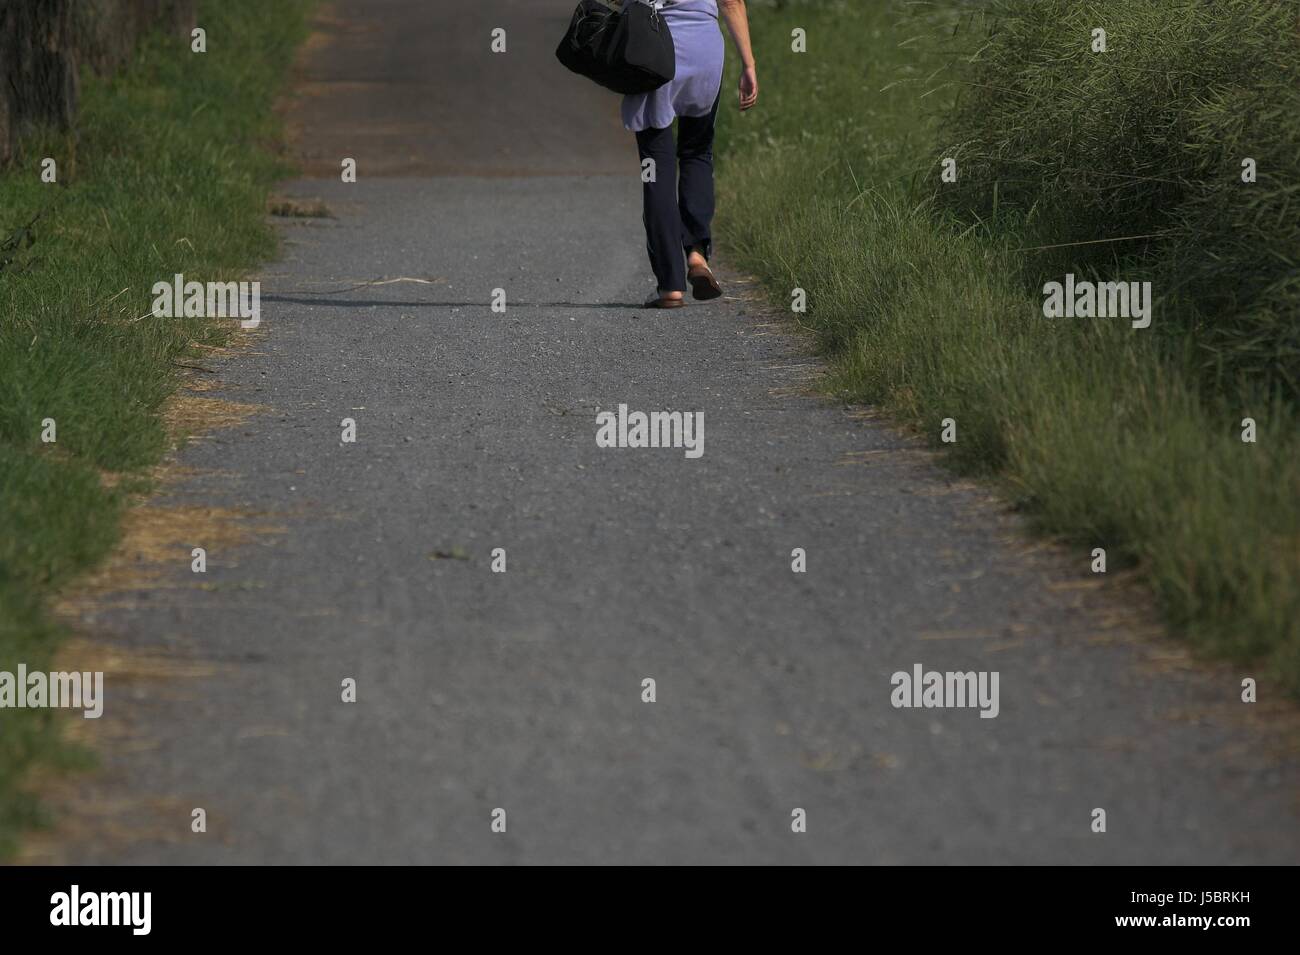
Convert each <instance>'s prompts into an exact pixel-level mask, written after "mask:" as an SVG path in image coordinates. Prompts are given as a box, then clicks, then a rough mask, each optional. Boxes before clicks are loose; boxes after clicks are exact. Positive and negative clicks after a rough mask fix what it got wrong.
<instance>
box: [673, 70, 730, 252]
mask: <svg viewBox="0 0 1300 955" xmlns="http://www.w3.org/2000/svg"><path fill="white" fill-rule="evenodd" d="M720 98H721V94H719V99H720ZM717 116H718V99H714V101H713V108H712V109H711V110H710V111H709V113H708V115H706V116H683V117H682V118H681V119H680V120H678V124H677V162H678V164H679V165H680V167H681V173H680V178H679V181H678V185H677V208H678V214H679V216H680V217H681V222H682V246H683V247H684V249H685V251H686V252H687V253H688V254H689V253H690V252H692V251H698V253H699V254H700V255H701V256H703V257H704V258H705V259H706V260H707V259H708V257H709V256H710V255H711V254H712V252H713V231H712V230H713V204H714V200H713V127H714V122H715V121H716V120H717ZM692 258H694V257H693V256H692Z"/></svg>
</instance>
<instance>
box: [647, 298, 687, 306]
mask: <svg viewBox="0 0 1300 955" xmlns="http://www.w3.org/2000/svg"><path fill="white" fill-rule="evenodd" d="M685 306H686V299H684V298H667V297H665V296H662V295H656V296H655V297H654V298H648V299H646V301H645V304H644V305H642V306H641V307H642V308H684V307H685Z"/></svg>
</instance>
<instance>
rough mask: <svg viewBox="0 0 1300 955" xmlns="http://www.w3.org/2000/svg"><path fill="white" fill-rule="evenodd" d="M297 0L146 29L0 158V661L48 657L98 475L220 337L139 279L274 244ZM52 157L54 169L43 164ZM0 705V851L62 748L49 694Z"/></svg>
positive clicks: (214, 8) (132, 444) (94, 534)
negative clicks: (273, 208)
mask: <svg viewBox="0 0 1300 955" xmlns="http://www.w3.org/2000/svg"><path fill="white" fill-rule="evenodd" d="M310 2H311V0H278V2H276V3H274V4H264V3H256V2H253V0H208V2H205V3H204V4H202V6H201V22H202V23H203V25H204V27H205V29H206V30H207V34H208V52H207V53H204V54H194V53H191V52H190V50H189V44H188V41H187V40H185V39H183V38H176V39H172V38H163V37H154V38H152V39H150V40H147V41H146V42H145V43H144V44H143V45H142V47H141V49H140V50H139V53H138V55H137V57H136V58H135V59H134V61H133V62H132V63H131V64H129V65H128V66H127V67H126V68H124V69H123V70H122V71H120V72H119V73H118V74H117V75H116V76H114V77H113V78H112V79H108V80H105V79H101V78H95V77H92V76H89V75H87V76H85V77H84V78H83V88H82V93H83V98H82V106H81V112H80V116H79V118H78V122H77V127H76V129H75V130H74V131H73V132H71V133H68V134H54V133H48V132H47V133H42V132H39V131H37V132H35V133H33V134H31V135H29V136H27V137H26V138H25V139H24V140H23V142H22V144H21V148H20V152H19V155H18V156H17V157H16V160H15V162H14V164H13V165H12V166H11V167H10V168H8V169H5V170H4V171H3V172H0V238H3V237H4V236H11V235H12V236H14V241H11V242H10V243H9V246H10V252H9V254H8V255H6V254H0V261H4V260H5V259H6V258H8V259H9V261H8V262H7V263H6V264H5V266H4V267H3V269H0V670H8V671H11V672H12V671H13V670H14V669H15V667H16V665H17V664H18V663H20V662H21V663H26V664H27V665H28V667H29V668H31V669H37V668H41V667H45V666H48V664H49V662H50V660H51V658H52V654H53V652H54V650H55V647H56V645H57V641H58V637H59V629H58V627H57V626H55V625H54V624H53V623H52V622H51V621H50V619H49V617H48V615H47V604H48V600H49V598H50V596H51V594H52V593H53V592H54V591H55V590H56V589H57V588H59V587H60V586H62V585H63V584H65V583H67V582H68V581H69V580H71V579H72V578H74V577H75V576H76V575H77V574H78V573H80V572H83V571H85V570H86V569H88V568H90V567H92V566H93V565H94V564H95V563H96V562H97V561H99V560H101V559H102V558H103V557H104V556H105V555H106V553H107V552H108V551H109V550H110V549H111V547H112V545H113V543H114V541H115V539H116V536H117V525H118V519H119V516H120V513H121V510H122V508H123V506H124V499H123V494H124V491H123V489H122V487H120V486H119V487H118V488H117V489H116V490H110V489H109V488H108V487H106V486H105V484H104V482H103V481H102V480H101V475H102V473H103V472H106V471H107V472H133V473H138V472H140V471H141V469H144V468H146V467H147V466H148V465H150V464H153V463H155V462H156V461H158V459H159V458H160V457H161V455H162V454H163V453H164V452H165V450H166V449H167V444H168V435H167V433H166V430H165V428H164V426H163V423H162V420H161V418H160V409H161V408H162V405H163V403H164V401H166V399H167V397H168V396H169V395H170V394H171V393H172V392H173V391H174V389H175V387H176V384H177V372H178V369H177V367H176V364H175V363H176V362H177V361H182V360H184V357H185V356H186V355H187V354H191V353H193V352H195V350H196V348H197V346H200V345H212V344H219V343H220V342H221V341H223V340H224V335H226V334H227V330H226V329H225V328H223V327H219V326H218V325H216V324H214V323H209V322H204V321H201V320H198V319H189V320H187V319H160V318H154V317H152V316H148V313H149V311H150V306H151V301H152V298H151V296H150V294H149V290H150V288H151V286H152V285H153V283H154V282H156V281H158V280H160V279H168V278H170V277H171V276H172V275H173V274H174V273H177V272H182V273H184V274H185V275H186V278H187V279H188V278H194V279H198V280H200V281H207V280H229V279H234V278H237V277H238V276H239V275H240V274H241V272H242V271H243V270H246V269H248V268H250V267H251V266H253V265H255V264H256V263H258V262H260V261H262V260H264V259H265V258H267V257H268V256H270V255H271V254H272V253H273V252H274V251H275V241H276V240H275V235H274V233H273V230H272V229H271V228H269V227H268V226H267V224H266V219H265V208H266V198H267V194H268V191H269V188H270V186H271V184H272V183H273V182H274V180H275V179H276V178H277V177H278V176H280V175H281V174H283V172H284V171H285V170H284V168H283V167H282V164H281V161H280V160H279V159H278V158H277V155H276V144H277V142H278V136H279V130H278V127H277V123H276V120H275V118H274V115H273V113H272V112H271V105H272V102H273V100H274V97H275V95H276V93H277V91H278V90H279V89H280V88H281V86H282V84H283V82H284V79H285V76H286V74H287V70H288V66H289V64H290V63H291V62H292V58H293V54H294V50H295V48H296V46H297V44H298V43H299V42H300V41H301V40H302V39H303V38H304V36H305V30H306V14H307V10H308V8H309V6H310ZM47 156H48V157H52V158H54V159H55V160H56V161H57V163H58V182H57V184H53V185H51V184H45V183H42V182H41V181H40V176H39V171H40V167H41V160H42V159H43V158H44V157H47ZM38 214H39V218H36V221H35V223H34V225H32V226H31V228H30V229H29V230H26V232H25V233H24V232H23V231H22V227H24V226H26V225H27V224H28V223H29V222H31V220H32V219H33V218H34V217H36V216H37V215H38ZM46 418H53V419H54V420H55V422H56V427H57V441H56V442H55V443H54V444H45V443H42V441H41V431H42V421H43V420H44V419H46ZM127 486H130V487H134V488H138V487H139V486H140V482H139V480H134V481H130V482H128V483H127ZM72 662H73V665H75V661H72ZM0 720H3V731H2V732H0V856H2V855H4V854H6V853H8V852H11V851H12V850H13V848H14V846H15V840H16V838H17V835H18V833H19V832H20V831H21V830H22V828H23V827H25V826H28V825H32V824H34V823H37V822H39V821H40V817H39V807H38V806H37V804H36V802H35V801H34V799H32V798H31V797H30V796H29V795H27V794H26V793H24V791H23V790H22V788H21V787H22V779H23V776H24V774H25V772H26V771H28V770H29V769H30V768H31V767H32V766H33V765H34V764H36V763H37V762H38V761H41V760H52V761H56V762H57V761H58V760H59V759H61V758H63V757H65V756H66V755H67V753H68V750H67V749H66V748H65V747H63V746H62V744H60V743H59V742H58V736H57V726H56V722H55V719H54V718H53V716H52V715H51V713H50V712H49V711H35V710H21V711H16V710H5V711H4V713H3V715H2V716H0Z"/></svg>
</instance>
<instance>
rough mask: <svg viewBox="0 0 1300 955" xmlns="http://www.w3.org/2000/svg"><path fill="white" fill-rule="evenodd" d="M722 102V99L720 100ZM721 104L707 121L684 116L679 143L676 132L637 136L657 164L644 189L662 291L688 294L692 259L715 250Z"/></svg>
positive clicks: (668, 130) (645, 153) (643, 157)
mask: <svg viewBox="0 0 1300 955" xmlns="http://www.w3.org/2000/svg"><path fill="white" fill-rule="evenodd" d="M719 98H720V97H719ZM717 116H718V100H717V99H715V100H714V101H713V109H711V110H710V111H709V114H708V115H707V116H681V117H679V118H678V120H677V142H676V144H674V143H673V130H672V127H671V126H669V127H666V128H664V129H643V130H641V131H640V132H639V133H637V134H636V145H637V149H638V151H639V152H640V153H641V169H642V176H641V178H642V180H645V178H646V176H645V171H644V170H645V161H646V160H647V159H653V160H654V177H653V181H650V182H644V181H643V183H642V186H641V197H642V201H643V203H644V212H643V214H642V219H643V221H644V222H645V240H646V249H647V251H648V252H649V253H650V267H651V268H652V269H653V270H654V273H655V280H656V281H657V282H658V284H659V291H660V292H685V291H686V256H687V254H688V253H689V252H690V251H691V250H696V251H698V252H699V253H700V254H701V255H703V256H704V257H705V258H706V259H707V258H708V257H709V255H710V253H711V252H712V251H713V235H712V227H713V124H714V121H715V120H716V119H717Z"/></svg>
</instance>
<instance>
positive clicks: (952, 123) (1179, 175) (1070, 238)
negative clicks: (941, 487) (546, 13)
mask: <svg viewBox="0 0 1300 955" xmlns="http://www.w3.org/2000/svg"><path fill="white" fill-rule="evenodd" d="M995 5H996V7H997V10H998V12H999V14H1000V15H999V16H998V17H996V18H993V19H990V18H986V17H984V16H982V15H980V14H979V13H978V12H977V11H976V10H975V5H972V4H960V3H955V2H947V0H945V2H939V3H930V4H903V3H887V2H878V3H876V2H873V3H849V2H834V0H824V2H804V3H799V2H785V3H778V4H763V3H754V2H751V5H750V8H751V20H752V22H753V27H754V37H755V45H756V56H757V59H758V64H759V78H760V82H761V84H762V100H761V102H760V105H759V107H758V109H757V110H756V111H755V112H754V113H751V114H748V115H740V114H738V113H737V112H736V111H735V110H734V109H733V110H730V111H723V113H724V115H723V119H722V121H721V124H722V125H721V129H720V133H719V136H720V138H719V150H718V153H719V156H718V173H719V203H718V207H719V220H718V227H719V233H720V238H721V240H722V243H723V245H724V247H725V248H726V249H727V250H728V251H729V252H730V253H731V255H732V257H733V258H734V259H735V260H736V261H738V263H739V264H741V265H743V266H744V267H746V268H747V269H748V270H749V271H752V272H754V273H755V274H757V275H758V276H759V277H760V278H761V279H762V280H763V282H764V283H765V285H766V286H767V288H768V290H769V291H770V293H771V295H772V297H773V299H774V301H776V302H778V303H780V304H782V305H784V306H785V307H789V305H790V301H791V299H790V295H791V290H792V289H794V288H796V287H800V288H803V289H805V290H806V291H807V293H808V301H809V308H808V311H807V313H806V314H800V315H795V316H794V317H795V318H796V319H797V320H798V321H799V322H800V323H801V324H802V325H804V326H805V327H807V328H808V329H809V330H810V331H811V332H812V333H813V334H814V335H815V336H816V340H817V342H818V343H819V345H820V347H821V349H822V350H823V352H824V353H825V354H826V355H827V356H828V358H829V359H830V360H831V363H832V367H833V376H832V389H833V391H834V392H835V393H836V394H838V395H840V396H842V397H844V398H845V399H847V400H852V401H863V402H871V403H874V404H878V405H880V406H882V407H884V408H886V409H888V410H889V411H891V412H892V413H893V414H895V415H896V416H897V417H898V419H899V420H901V421H903V422H907V423H909V424H911V425H914V426H915V427H916V428H917V429H919V430H920V431H921V432H922V433H923V434H925V435H926V436H928V437H929V438H930V440H931V441H932V442H934V443H935V444H936V446H940V445H939V442H938V439H939V434H940V422H941V420H942V419H944V418H948V417H951V418H954V419H955V420H956V422H957V429H958V432H957V436H958V440H957V443H956V444H955V445H942V447H943V448H944V449H945V451H946V457H947V460H948V462H949V463H950V464H951V465H952V466H953V467H954V468H956V469H959V470H961V471H963V472H966V473H971V474H976V475H981V476H984V477H986V478H988V479H990V480H993V481H996V482H997V483H998V484H999V485H1001V486H1002V487H1003V488H1004V489H1005V490H1006V492H1007V493H1008V494H1009V495H1010V497H1011V498H1012V500H1013V501H1014V502H1015V503H1016V504H1017V505H1018V506H1019V507H1020V508H1021V509H1023V510H1024V512H1025V513H1026V514H1028V515H1030V516H1031V517H1032V519H1033V521H1034V522H1035V523H1036V525H1037V526H1038V528H1040V529H1041V530H1042V531H1043V532H1044V533H1047V534H1051V535H1053V536H1057V537H1059V538H1062V539H1064V540H1065V541H1067V542H1070V543H1072V544H1074V545H1077V546H1078V547H1079V549H1078V551H1077V553H1078V559H1079V561H1080V567H1081V568H1083V567H1086V566H1087V565H1088V562H1089V559H1090V558H1089V551H1090V550H1091V548H1093V547H1104V548H1106V550H1107V555H1108V564H1109V569H1110V570H1112V571H1114V570H1116V569H1119V568H1124V567H1130V568H1134V569H1136V571H1137V572H1138V573H1139V574H1140V575H1141V576H1142V578H1143V579H1144V580H1145V581H1146V582H1147V583H1148V584H1149V585H1150V587H1151V589H1152V591H1153V592H1154V594H1155V595H1156V597H1157V598H1158V600H1159V602H1160V605H1161V607H1162V608H1163V610H1164V612H1165V614H1166V616H1167V619H1168V621H1169V622H1170V624H1171V627H1172V628H1173V630H1174V631H1175V632H1176V633H1178V634H1180V635H1183V636H1185V637H1186V638H1187V639H1188V640H1189V641H1191V642H1192V643H1193V644H1194V645H1196V646H1197V647H1199V648H1201V649H1202V650H1204V651H1206V652H1208V653H1211V654H1215V655H1221V656H1226V657H1229V658H1231V659H1234V660H1237V661H1239V662H1241V663H1242V664H1243V665H1246V666H1249V667H1251V669H1250V670H1249V671H1243V672H1249V673H1250V674H1251V675H1253V676H1256V677H1265V678H1268V679H1271V680H1272V681H1274V686H1277V687H1279V688H1281V689H1283V690H1285V691H1286V692H1290V693H1292V694H1297V693H1300V427H1298V425H1300V414H1298V413H1297V410H1296V401H1295V390H1294V384H1295V374H1294V369H1295V365H1294V351H1293V349H1294V342H1295V334H1296V330H1297V328H1300V321H1298V318H1300V315H1298V302H1300V283H1298V282H1297V278H1296V262H1297V261H1300V252H1298V250H1297V248H1296V245H1297V236H1298V235H1300V232H1298V231H1297V230H1298V229H1300V216H1297V215H1296V213H1297V211H1300V205H1298V202H1300V192H1298V191H1297V190H1300V170H1298V168H1297V162H1298V161H1300V110H1291V111H1290V113H1289V115H1287V113H1286V111H1287V109H1289V108H1290V107H1289V106H1288V104H1290V103H1293V102H1294V95H1293V94H1294V90H1295V87H1294V86H1291V87H1290V88H1287V89H1285V90H1284V89H1283V87H1286V86H1287V84H1294V80H1295V76H1296V69H1297V66H1300V45H1298V44H1300V40H1298V39H1297V34H1296V26H1295V16H1294V13H1292V15H1291V18H1290V21H1289V23H1290V24H1291V25H1290V26H1289V27H1288V26H1287V23H1288V21H1287V20H1286V18H1285V17H1279V15H1278V14H1277V10H1278V9H1279V7H1281V6H1282V5H1281V4H1276V3H1270V2H1266V0H1229V2H1226V3H1221V4H1204V3H1201V2H1199V0H1195V2H1193V0H1166V2H1163V3H1158V4H1153V3H1150V2H1149V0H1106V2H1105V3H1088V2H1085V0H1014V2H1011V0H1007V2H1001V0H998V2H997V3H996V4H995ZM1154 8H1161V9H1162V10H1163V11H1164V12H1163V13H1162V14H1161V18H1160V19H1161V20H1162V22H1163V20H1164V18H1165V17H1169V18H1171V19H1172V20H1173V21H1176V22H1177V23H1178V24H1179V25H1178V28H1177V29H1176V30H1159V29H1155V24H1154V21H1153V20H1152V14H1151V12H1150V11H1151V10H1152V9H1154ZM1174 8H1178V12H1177V16H1175V14H1174ZM1221 18H1222V19H1221ZM1094 21H1095V24H1096V25H1102V26H1105V27H1107V28H1108V32H1109V35H1110V46H1111V53H1110V54H1107V55H1109V56H1112V57H1113V59H1112V60H1111V61H1109V63H1110V65H1111V66H1112V67H1114V68H1113V69H1110V70H1107V69H1106V68H1104V67H1103V66H1102V65H1101V64H1100V61H1096V60H1091V61H1090V60H1088V59H1087V58H1086V57H1085V56H1084V54H1082V53H1079V52H1078V50H1080V49H1082V50H1086V48H1087V43H1088V40H1089V38H1090V36H1089V32H1088V30H1087V29H1084V30H1083V32H1082V35H1080V34H1079V31H1080V29H1082V28H1083V27H1084V26H1085V25H1087V26H1089V27H1090V26H1091V25H1094ZM993 23H996V25H997V29H996V30H992V31H991V30H990V26H991V25H992V24H993ZM795 27H802V28H803V29H805V30H806V31H807V35H808V53H806V54H802V55H801V54H795V53H792V52H791V50H790V32H791V30H792V29H794V28H795ZM1234 44H1235V46H1234ZM973 54H977V55H973ZM1265 54H1267V55H1268V57H1269V59H1267V60H1266V61H1263V62H1265V63H1266V64H1267V65H1268V66H1269V67H1270V68H1267V69H1266V68H1261V65H1260V63H1261V60H1260V57H1262V56H1264V55H1265ZM1125 66H1133V67H1141V69H1132V70H1128V69H1124V67H1125ZM731 69H732V73H730V74H729V78H728V83H730V82H732V79H731V77H732V76H734V63H733V64H732V67H731ZM1152 70H1155V71H1157V72H1155V73H1152V72H1150V71H1152ZM1161 70H1163V71H1165V74H1169V75H1164V74H1161V73H1160V72H1159V71H1161ZM1172 70H1187V71H1192V70H1195V75H1194V76H1189V75H1183V74H1181V73H1180V74H1178V75H1177V76H1176V77H1175V76H1173V74H1170V73H1169V71H1172ZM1138 74H1140V75H1142V76H1145V77H1154V79H1148V80H1146V81H1144V82H1142V83H1137V82H1136V81H1135V80H1134V79H1133V76H1134V75H1138ZM1171 77H1172V78H1171ZM989 87H997V88H998V89H1003V90H1010V91H1012V92H1005V93H1003V95H1002V98H1001V99H1000V98H999V97H998V96H994V95H992V94H991V93H990V92H989V89H988V88H989ZM1016 91H1020V92H1016ZM728 92H730V90H728ZM1246 102H1250V103H1252V104H1254V105H1253V110H1252V111H1249V115H1246V114H1245V113H1243V111H1242V109H1241V108H1240V104H1242V103H1246ZM1233 104H1237V105H1236V106H1234V105H1233ZM1242 155H1249V156H1252V157H1254V158H1256V159H1259V161H1260V169H1261V173H1260V180H1259V183H1257V184H1256V185H1258V186H1259V188H1258V189H1255V190H1254V191H1249V192H1243V190H1250V189H1252V187H1250V186H1246V185H1244V184H1242V183H1241V182H1240V178H1239V176H1240V164H1239V160H1240V157H1241V156H1242ZM948 156H955V157H956V158H957V159H958V170H959V179H958V183H957V184H956V185H955V186H950V185H945V184H942V183H941V182H940V181H939V172H940V162H941V160H942V159H943V158H944V157H948ZM1264 156H1267V157H1268V158H1267V160H1266V159H1263V158H1261V157H1264ZM1079 168H1082V169H1084V170H1085V172H1084V173H1080V172H1079V171H1078V169H1079ZM1265 169H1267V170H1268V178H1267V179H1266V178H1265V174H1264V170H1265ZM1135 170H1136V174H1138V175H1142V176H1148V177H1150V176H1153V175H1154V174H1156V173H1160V178H1164V179H1168V180H1170V182H1164V183H1157V182H1138V181H1133V182H1132V183H1131V184H1130V183H1128V182H1127V181H1126V185H1125V188H1124V189H1122V190H1115V189H1113V188H1111V189H1104V188H1102V187H1101V186H1100V183H1101V181H1102V180H1104V179H1113V177H1115V176H1118V175H1121V174H1127V173H1133V172H1134V171H1135ZM1089 171H1090V172H1089ZM1011 180H1016V181H1015V182H1012V181H1011ZM949 190H950V191H949ZM1130 230H1131V231H1130ZM1138 232H1160V233H1163V234H1162V235H1161V236H1160V238H1159V239H1157V240H1151V241H1145V242H1141V243H1136V244H1134V243H1115V242H1106V243H1097V244H1096V245H1087V246H1069V247H1067V248H1064V249H1051V250H1045V251H1039V252H1026V251H1022V250H1024V249H1027V248H1033V247H1037V246H1041V245H1057V244H1064V243H1071V242H1084V241H1088V242H1091V241H1092V240H1096V239H1112V238H1115V237H1117V236H1123V235H1129V234H1135V233H1138ZM1067 271H1074V272H1075V273H1076V274H1079V275H1081V276H1083V275H1100V276H1104V277H1107V278H1123V279H1125V280H1132V279H1139V278H1147V279H1150V280H1152V281H1153V282H1154V283H1155V291H1156V293H1157V297H1156V304H1155V319H1154V323H1153V326H1152V328H1151V329H1149V330H1147V331H1146V332H1143V331H1138V330H1133V329H1131V328H1129V326H1128V323H1127V322H1126V321H1124V320H1119V319H1096V320H1084V319H1060V320H1049V319H1046V318H1044V317H1043V314H1042V304H1043V296H1042V293H1041V289H1042V285H1043V283H1044V282H1045V281H1049V280H1053V279H1057V280H1059V279H1060V278H1061V277H1062V276H1063V274H1064V273H1065V272H1067ZM1229 278H1231V281H1229ZM1244 417H1253V418H1255V419H1256V421H1257V422H1258V425H1259V438H1258V442H1257V443H1255V444H1246V443H1243V442H1242V441H1241V440H1240V433H1241V428H1240V422H1241V419H1242V418H1244Z"/></svg>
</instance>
